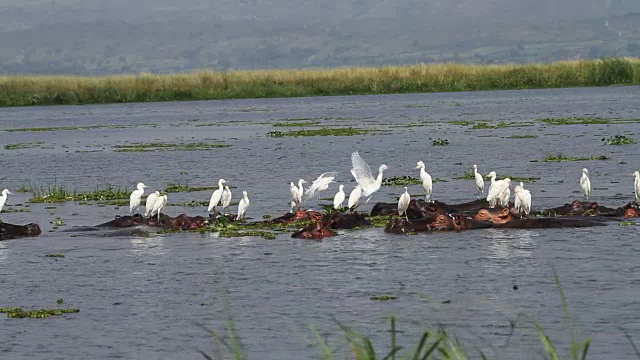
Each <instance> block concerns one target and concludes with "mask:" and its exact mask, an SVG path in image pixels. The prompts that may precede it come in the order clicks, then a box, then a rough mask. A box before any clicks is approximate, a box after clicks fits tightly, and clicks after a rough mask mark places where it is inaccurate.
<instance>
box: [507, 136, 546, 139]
mask: <svg viewBox="0 0 640 360" xmlns="http://www.w3.org/2000/svg"><path fill="white" fill-rule="evenodd" d="M537 137H538V135H511V136H505V139H535V138H537Z"/></svg>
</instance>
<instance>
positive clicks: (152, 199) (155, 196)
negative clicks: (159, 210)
mask: <svg viewBox="0 0 640 360" xmlns="http://www.w3.org/2000/svg"><path fill="white" fill-rule="evenodd" d="M158 197H160V191H155V192H152V193H151V194H149V196H147V201H146V202H145V204H144V216H145V217H147V216H149V215H150V214H151V210H153V204H154V203H155V202H156V200H158Z"/></svg>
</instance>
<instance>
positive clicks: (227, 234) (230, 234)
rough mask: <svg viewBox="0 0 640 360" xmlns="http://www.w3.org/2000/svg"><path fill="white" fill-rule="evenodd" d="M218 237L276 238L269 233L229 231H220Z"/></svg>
mask: <svg viewBox="0 0 640 360" xmlns="http://www.w3.org/2000/svg"><path fill="white" fill-rule="evenodd" d="M219 235H220V236H221V237H228V238H230V237H243V236H260V237H262V238H263V239H267V240H273V239H275V238H276V236H277V234H275V233H273V232H270V231H260V230H251V231H231V230H224V231H220V232H219Z"/></svg>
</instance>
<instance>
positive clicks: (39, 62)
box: [0, 0, 640, 75]
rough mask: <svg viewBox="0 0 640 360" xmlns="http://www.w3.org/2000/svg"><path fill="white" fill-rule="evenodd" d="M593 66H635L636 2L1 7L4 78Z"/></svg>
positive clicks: (54, 1)
mask: <svg viewBox="0 0 640 360" xmlns="http://www.w3.org/2000/svg"><path fill="white" fill-rule="evenodd" d="M628 11H637V12H636V13H625V12H628ZM623 13H624V15H620V14H623ZM615 14H619V15H615ZM605 24H606V26H605ZM602 56H640V1H637V0H634V1H633V3H632V1H630V0H617V1H616V0H610V2H609V7H607V1H606V0H449V1H445V0H422V1H419V0H393V1H392V0H351V1H337V0H331V1H329V2H309V1H307V2H304V1H302V2H300V1H294V0H270V1H258V0H241V1H230V0H223V1H213V0H201V1H197V0H174V1H169V0H156V1H151V0H131V1H125V0H110V1H97V0H48V1H45V0H24V1H22V2H20V3H19V5H16V2H15V1H12V0H11V1H10V0H0V73H4V74H57V73H64V74H79V75H90V74H109V73H130V72H180V71H188V70H192V69H197V68H213V69H221V70H224V69H241V68H290V67H330V66H331V67H333V66H345V65H384V64H413V63H416V62H427V63H428V62H446V61H457V62H465V63H496V62H497V63H502V62H519V63H528V62H537V61H551V60H560V59H575V58H595V57H602Z"/></svg>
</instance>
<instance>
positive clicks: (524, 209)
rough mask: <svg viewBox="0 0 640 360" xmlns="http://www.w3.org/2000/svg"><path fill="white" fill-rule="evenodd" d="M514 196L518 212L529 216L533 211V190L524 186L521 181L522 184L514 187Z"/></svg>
mask: <svg viewBox="0 0 640 360" xmlns="http://www.w3.org/2000/svg"><path fill="white" fill-rule="evenodd" d="M513 195H514V196H513V197H514V201H513V203H514V207H515V210H516V212H517V213H518V214H524V216H529V212H531V192H530V191H529V190H526V189H525V188H524V184H523V183H522V182H520V185H517V186H516V187H515V188H514V189H513Z"/></svg>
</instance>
